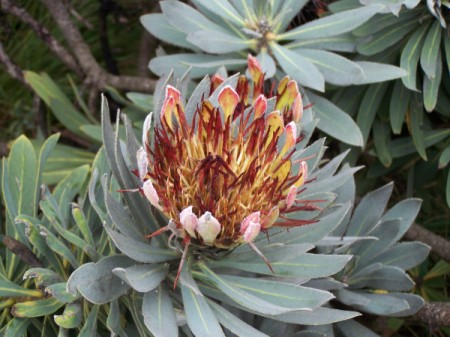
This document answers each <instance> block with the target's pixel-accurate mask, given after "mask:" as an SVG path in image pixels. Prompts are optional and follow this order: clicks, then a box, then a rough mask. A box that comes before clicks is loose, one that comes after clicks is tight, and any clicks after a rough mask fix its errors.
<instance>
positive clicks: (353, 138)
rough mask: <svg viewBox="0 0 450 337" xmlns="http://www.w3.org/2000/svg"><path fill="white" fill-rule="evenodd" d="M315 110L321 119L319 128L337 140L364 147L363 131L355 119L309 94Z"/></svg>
mask: <svg viewBox="0 0 450 337" xmlns="http://www.w3.org/2000/svg"><path fill="white" fill-rule="evenodd" d="M308 97H309V98H310V100H311V102H312V104H313V109H314V111H315V112H316V113H317V116H318V118H319V124H318V125H317V127H318V128H319V129H320V130H322V131H323V132H325V133H327V134H329V135H330V136H332V137H333V138H336V139H337V140H339V141H341V142H344V143H347V144H350V145H354V146H363V144H364V141H363V137H362V134H361V131H360V129H359V127H358V125H356V123H355V122H354V121H353V119H352V118H351V117H350V116H349V115H348V114H347V113H345V112H344V111H343V110H341V109H340V108H338V107H337V106H336V105H334V104H333V103H331V102H330V101H329V100H327V99H325V98H323V97H320V96H318V95H315V94H313V93H311V92H308Z"/></svg>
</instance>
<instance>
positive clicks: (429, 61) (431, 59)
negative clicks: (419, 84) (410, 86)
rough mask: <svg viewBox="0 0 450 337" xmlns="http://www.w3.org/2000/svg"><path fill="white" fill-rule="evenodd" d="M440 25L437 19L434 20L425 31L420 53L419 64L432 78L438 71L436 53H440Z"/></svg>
mask: <svg viewBox="0 0 450 337" xmlns="http://www.w3.org/2000/svg"><path fill="white" fill-rule="evenodd" d="M441 30H442V28H441V25H440V24H439V21H438V20H434V23H433V24H432V25H431V28H430V30H429V31H428V33H427V36H426V38H425V42H424V44H423V48H422V53H421V55H420V65H421V67H422V70H423V71H424V72H425V74H426V75H427V77H428V78H429V79H433V78H434V77H435V76H436V75H437V73H438V72H439V71H438V65H437V63H438V62H439V60H438V55H440V54H441V48H440V44H441Z"/></svg>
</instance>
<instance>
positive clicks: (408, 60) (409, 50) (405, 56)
mask: <svg viewBox="0 0 450 337" xmlns="http://www.w3.org/2000/svg"><path fill="white" fill-rule="evenodd" d="M429 26H430V24H429V23H424V24H422V25H421V26H420V27H419V28H418V29H417V30H416V31H415V32H414V33H413V34H412V35H411V36H410V37H409V39H408V42H407V43H406V45H405V47H404V48H403V50H402V53H401V56H400V67H402V68H403V69H405V70H406V71H407V72H408V74H406V76H404V77H402V82H403V84H404V85H405V87H407V88H408V89H410V90H414V91H417V83H416V82H417V80H416V76H417V64H418V63H419V58H420V54H421V51H422V50H423V43H424V38H425V35H426V32H427V31H428V28H429Z"/></svg>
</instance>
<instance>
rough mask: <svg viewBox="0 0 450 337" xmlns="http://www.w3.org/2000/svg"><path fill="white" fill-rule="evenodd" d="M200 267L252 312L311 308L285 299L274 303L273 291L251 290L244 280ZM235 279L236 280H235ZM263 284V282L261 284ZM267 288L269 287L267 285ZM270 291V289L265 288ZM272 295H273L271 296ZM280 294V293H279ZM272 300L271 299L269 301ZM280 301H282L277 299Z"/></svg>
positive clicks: (209, 277)
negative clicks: (226, 276)
mask: <svg viewBox="0 0 450 337" xmlns="http://www.w3.org/2000/svg"><path fill="white" fill-rule="evenodd" d="M199 266H200V269H201V270H202V271H203V272H204V273H205V276H206V278H207V279H208V281H209V282H211V283H213V284H214V285H215V286H216V287H217V288H218V289H220V290H221V291H222V292H223V293H224V294H225V295H227V296H228V297H229V298H231V299H232V300H233V301H235V302H236V303H238V304H239V305H240V306H242V307H244V308H246V309H248V310H251V311H252V312H256V313H258V314H262V315H264V314H265V315H268V314H274V315H277V314H283V313H287V312H290V311H294V310H311V309H309V308H305V307H292V305H296V304H298V303H296V302H294V303H292V302H291V303H288V304H289V306H286V304H287V302H288V301H284V302H283V303H282V304H278V303H277V304H274V303H273V302H274V299H275V297H274V295H275V296H276V294H274V293H273V290H272V294H271V293H265V294H261V293H259V292H255V289H253V290H254V291H249V290H251V289H248V285H247V286H242V282H238V281H237V280H236V279H234V280H233V279H227V278H225V277H224V275H218V274H216V273H214V272H213V271H212V270H211V269H209V268H208V267H207V266H206V265H205V264H203V263H201V264H199ZM233 281H234V282H233ZM260 286H261V284H260ZM265 288H267V287H265ZM265 290H266V291H268V289H265ZM271 295H272V296H271ZM278 295H280V294H278ZM269 300H270V301H269ZM277 302H280V301H277Z"/></svg>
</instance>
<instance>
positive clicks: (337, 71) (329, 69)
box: [294, 48, 364, 85]
mask: <svg viewBox="0 0 450 337" xmlns="http://www.w3.org/2000/svg"><path fill="white" fill-rule="evenodd" d="M294 51H295V52H296V53H298V54H300V55H302V56H304V57H305V58H306V59H307V60H308V61H310V62H311V63H312V64H314V65H315V66H316V67H317V68H318V69H319V70H320V72H321V73H322V75H323V77H324V78H325V81H327V82H328V83H331V84H335V85H350V84H354V83H359V82H361V81H362V80H363V78H364V74H363V70H362V68H361V67H360V66H359V65H358V64H357V63H355V62H352V61H350V60H349V59H347V58H345V57H342V56H340V55H338V54H335V53H332V52H329V51H326V50H318V49H307V48H298V49H294Z"/></svg>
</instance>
